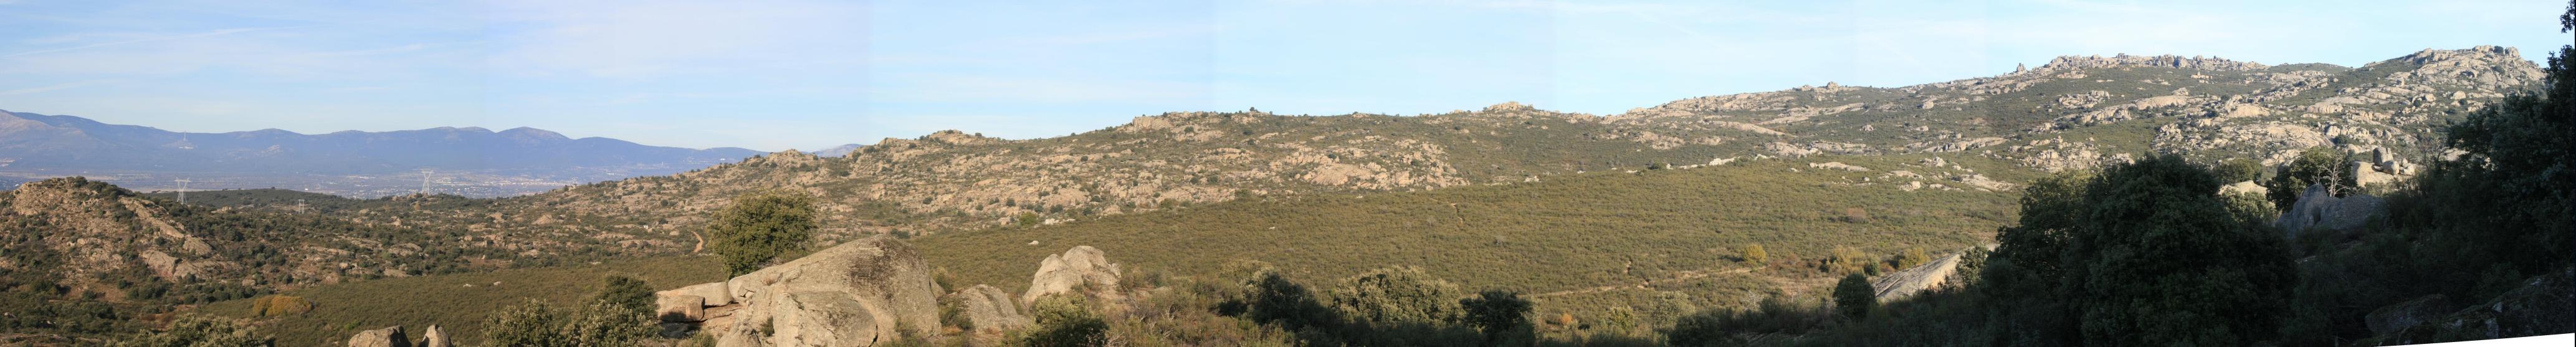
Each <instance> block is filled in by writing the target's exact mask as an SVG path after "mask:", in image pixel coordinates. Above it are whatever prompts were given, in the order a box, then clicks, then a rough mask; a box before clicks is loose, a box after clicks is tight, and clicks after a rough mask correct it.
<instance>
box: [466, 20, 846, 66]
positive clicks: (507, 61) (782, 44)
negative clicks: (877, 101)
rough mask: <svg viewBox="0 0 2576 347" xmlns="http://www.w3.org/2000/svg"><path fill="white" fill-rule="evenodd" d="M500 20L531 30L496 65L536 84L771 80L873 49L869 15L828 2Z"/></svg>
mask: <svg viewBox="0 0 2576 347" xmlns="http://www.w3.org/2000/svg"><path fill="white" fill-rule="evenodd" d="M494 18H495V19H496V20H498V21H499V23H502V24H504V25H510V26H526V27H528V28H529V30H525V31H523V32H517V33H514V34H508V35H506V36H504V37H501V38H500V39H501V41H500V42H498V43H499V44H500V45H501V47H500V48H501V51H500V52H499V53H498V54H496V55H495V56H494V57H493V58H492V60H493V64H494V65H497V66H501V67H505V68H510V69H513V70H515V71H517V72H521V73H526V74H531V75H577V76H587V77H610V78H635V79H642V78H655V77H662V76H667V75H671V74H676V73H689V72H703V73H732V72H738V71H743V70H772V69H770V68H774V67H777V66H779V65H782V64H795V63H797V62H800V61H806V60H810V59H817V58H816V57H828V56H847V55H860V54H863V53H864V49H865V47H866V44H867V39H868V36H867V32H866V24H867V23H866V21H867V10H866V7H865V6H864V5H851V4H845V3H829V2H802V1H777V2H758V3H733V2H725V3H699V2H682V1H651V2H634V3H630V2H610V3H591V2H528V3H506V4H502V5H500V6H496V7H495V13H494ZM772 72H783V71H772Z"/></svg>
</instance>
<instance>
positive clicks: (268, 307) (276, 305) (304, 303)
mask: <svg viewBox="0 0 2576 347" xmlns="http://www.w3.org/2000/svg"><path fill="white" fill-rule="evenodd" d="M250 307H251V308H250V310H251V312H252V314H256V315H259V316H261V317H283V316H290V315H299V314H304V312H309V311H313V302H312V301H308V300H304V297H300V296H285V295H270V296H263V297H260V298H258V299H251V302H250Z"/></svg>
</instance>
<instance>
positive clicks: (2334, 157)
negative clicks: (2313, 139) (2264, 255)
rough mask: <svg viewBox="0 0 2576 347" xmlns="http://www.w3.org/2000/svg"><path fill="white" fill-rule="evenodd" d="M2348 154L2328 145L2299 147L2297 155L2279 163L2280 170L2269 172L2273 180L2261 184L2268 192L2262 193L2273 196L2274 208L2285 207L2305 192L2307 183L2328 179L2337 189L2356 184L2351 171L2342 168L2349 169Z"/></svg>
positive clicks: (2327, 181) (2297, 199)
mask: <svg viewBox="0 0 2576 347" xmlns="http://www.w3.org/2000/svg"><path fill="white" fill-rule="evenodd" d="M2350 158H2351V156H2350V155H2347V154H2344V153H2338V151H2336V150H2335V149H2333V148H2329V147H2314V148H2308V149H2307V150H2305V151H2300V152H2299V156H2298V157H2297V158H2296V159H2291V160H2290V163H2289V164H2286V165H2283V166H2282V167H2281V172H2280V173H2278V174H2274V175H2272V182H2270V183H2269V184H2264V185H2263V186H2264V187H2265V191H2266V192H2267V193H2266V194H2265V197H2266V198H2270V199H2271V200H2272V207H2273V208H2274V209H2279V210H2283V211H2288V210H2290V205H2291V204H2295V203H2298V202H2299V194H2303V193H2306V192H2307V190H2308V186H2309V185H2315V184H2318V183H2329V184H2331V185H2334V186H2335V187H2334V188H2335V189H2336V191H2337V192H2341V191H2343V190H2347V189H2351V188H2352V187H2353V186H2355V184H2353V182H2354V181H2353V173H2351V172H2345V171H2350V167H2349V166H2350V165H2352V164H2351V163H2352V161H2351V160H2349V159H2350ZM2337 195H2340V194H2337Z"/></svg>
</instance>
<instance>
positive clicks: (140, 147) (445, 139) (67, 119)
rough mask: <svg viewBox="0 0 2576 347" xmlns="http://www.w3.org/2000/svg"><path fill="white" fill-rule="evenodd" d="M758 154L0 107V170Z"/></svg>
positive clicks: (233, 171)
mask: <svg viewBox="0 0 2576 347" xmlns="http://www.w3.org/2000/svg"><path fill="white" fill-rule="evenodd" d="M761 153H762V152H760V151H754V150H749V149H742V148H731V147H727V148H712V149H688V148H676V147H660V146H647V145H642V144H636V143H633V142H627V141H624V140H617V139H610V138H601V137H588V138H579V139H575V138H569V137H565V136H564V135H563V134H558V133H555V132H552V131H545V130H540V129H535V128H516V129H510V130H502V131H498V132H495V131H491V130H486V129H483V128H474V127H466V128H452V127H440V128H432V129H421V130H404V131H387V132H363V131H341V132H334V133H328V134H310V135H308V134H300V133H295V132H290V131H285V130H277V129H265V130H254V131H239V132H228V133H183V132H173V131H167V130H161V129H156V128H152V127H145V126H136V125H118V124H107V123H100V122H98V121H94V120H89V119H86V118H81V117H74V116H57V115H43V114H35V113H26V112H9V111H5V110H0V171H16V172H46V173H65V172H72V173H77V172H83V171H109V172H140V173H206V174H228V175H253V176H256V175H272V174H273V175H301V176H310V175H376V174H394V173H406V172H415V171H417V170H421V169H432V170H438V171H441V172H474V173H482V174H489V175H502V176H516V177H534V178H554V179H579V180H594V179H613V178H616V177H626V176H633V175H656V174H668V173H676V172H682V171H687V170H691V169H697V168H703V167H707V166H711V165H716V164H721V163H728V162H733V161H735V160H739V159H742V158H744V157H749V156H754V155H759V154H761Z"/></svg>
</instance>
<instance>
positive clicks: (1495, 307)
mask: <svg viewBox="0 0 2576 347" xmlns="http://www.w3.org/2000/svg"><path fill="white" fill-rule="evenodd" d="M1458 306H1459V307H1461V308H1464V309H1466V315H1465V316H1464V317H1462V318H1464V319H1465V322H1466V323H1467V326H1470V327H1475V328H1476V330H1477V331H1482V332H1484V333H1485V342H1486V343H1487V344H1502V343H1505V342H1508V341H1510V340H1512V339H1513V338H1515V337H1518V336H1515V335H1518V334H1528V333H1529V331H1530V329H1531V328H1532V327H1531V326H1530V320H1529V311H1530V301H1529V299H1522V298H1521V295H1520V293H1514V292H1511V291H1508V290H1486V291H1484V292H1483V293H1478V294H1477V295H1476V297H1472V298H1467V299H1465V300H1459V301H1458Z"/></svg>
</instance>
